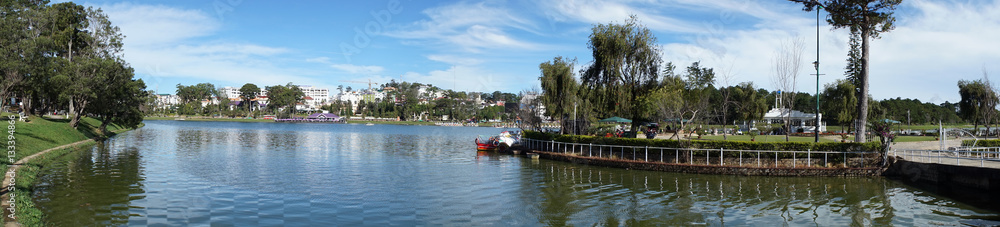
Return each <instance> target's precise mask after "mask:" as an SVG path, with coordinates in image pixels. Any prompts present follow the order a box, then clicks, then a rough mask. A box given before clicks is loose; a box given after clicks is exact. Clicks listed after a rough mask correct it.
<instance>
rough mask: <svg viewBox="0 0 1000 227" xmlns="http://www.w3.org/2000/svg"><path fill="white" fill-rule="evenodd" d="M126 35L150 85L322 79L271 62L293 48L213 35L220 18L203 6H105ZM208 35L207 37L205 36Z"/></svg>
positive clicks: (128, 54) (130, 54)
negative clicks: (186, 81) (184, 81)
mask: <svg viewBox="0 0 1000 227" xmlns="http://www.w3.org/2000/svg"><path fill="white" fill-rule="evenodd" d="M100 7H101V8H102V9H104V11H105V12H106V13H107V14H108V16H109V17H110V19H111V20H112V21H114V23H115V25H117V26H119V27H120V28H121V31H122V34H124V35H125V36H126V38H125V41H124V44H125V48H124V49H125V58H126V60H127V61H128V62H129V63H130V64H132V66H133V68H135V69H136V74H137V75H138V76H140V77H144V78H145V81H146V83H147V84H149V86H150V87H151V88H154V87H172V86H173V85H172V84H165V85H162V86H161V85H160V84H158V83H160V82H163V81H165V80H171V81H176V79H172V78H188V79H196V81H198V82H221V83H223V84H218V85H220V86H225V85H227V84H232V85H238V84H243V83H257V84H260V85H262V86H264V85H273V84H285V83H288V82H291V81H294V82H297V83H313V82H318V81H316V80H315V79H312V78H306V77H302V76H296V75H294V74H293V72H291V71H289V70H287V69H284V68H283V67H280V66H276V65H274V63H272V62H273V61H274V60H275V59H280V58H281V55H283V54H287V53H289V52H290V50H288V49H286V48H282V47H271V46H264V45H259V44H252V43H245V42H241V41H237V42H234V41H221V40H211V37H212V36H213V35H215V34H216V33H218V32H219V29H220V26H221V22H220V21H218V19H217V18H216V17H213V16H211V14H210V13H208V12H205V11H201V10H189V9H180V8H174V7H170V6H164V5H142V4H132V3H118V4H114V5H107V6H100ZM206 39H208V40H206Z"/></svg>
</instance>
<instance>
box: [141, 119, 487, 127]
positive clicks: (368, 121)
mask: <svg viewBox="0 0 1000 227" xmlns="http://www.w3.org/2000/svg"><path fill="white" fill-rule="evenodd" d="M178 119H183V120H178ZM143 120H144V121H145V120H151V121H213V122H261V123H285V122H275V121H274V120H272V119H245V118H208V117H204V118H202V117H143ZM368 123H372V124H380V125H427V126H437V125H435V123H440V122H434V121H370V120H347V124H368ZM331 124H336V123H331ZM496 124H503V123H493V122H489V123H478V124H477V126H463V127H495V125H496ZM443 127H455V126H443Z"/></svg>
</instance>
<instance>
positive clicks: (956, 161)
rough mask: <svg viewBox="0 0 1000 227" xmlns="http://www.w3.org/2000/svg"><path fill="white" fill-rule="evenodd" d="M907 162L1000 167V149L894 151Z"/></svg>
mask: <svg viewBox="0 0 1000 227" xmlns="http://www.w3.org/2000/svg"><path fill="white" fill-rule="evenodd" d="M892 155H893V156H897V157H902V158H903V159H906V160H911V161H917V162H924V163H938V164H949V165H960V166H961V165H965V166H977V165H978V166H979V167H987V166H988V165H989V166H993V167H996V166H1000V147H957V148H956V149H955V150H894V151H892Z"/></svg>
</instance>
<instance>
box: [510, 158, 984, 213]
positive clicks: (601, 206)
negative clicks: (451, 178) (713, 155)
mask: <svg viewBox="0 0 1000 227" xmlns="http://www.w3.org/2000/svg"><path fill="white" fill-rule="evenodd" d="M528 168H530V169H533V170H536V171H529V172H525V176H524V177H525V181H523V183H528V184H527V185H522V187H533V188H537V189H538V190H537V191H536V192H534V196H537V197H539V198H542V199H541V200H540V201H537V209H538V211H540V213H541V217H540V221H541V222H542V223H544V224H546V225H591V224H593V223H598V224H599V225H834V226H846V225H853V226H872V225H874V226H887V225H905V226H912V225H941V224H944V225H957V224H958V221H959V220H963V219H975V218H980V219H994V220H995V219H997V216H996V215H995V214H994V213H990V212H989V211H979V210H976V209H974V208H971V207H968V206H966V205H963V204H957V203H954V202H951V201H949V200H947V199H941V198H937V197H934V196H931V195H927V194H925V193H922V192H920V191H915V190H912V189H909V188H906V187H905V186H904V185H901V184H899V183H896V182H893V181H888V180H884V179H882V178H775V177H742V176H714V175H690V174H674V173H660V172H646V171H628V170H619V169H608V168H595V167H588V166H580V165H573V164H567V163H560V162H551V161H544V160H543V161H541V162H540V163H539V164H534V165H528ZM536 182H537V183H538V184H537V185H531V184H532V183H536ZM900 207H901V208H904V209H897V208H900ZM981 212H982V213H981Z"/></svg>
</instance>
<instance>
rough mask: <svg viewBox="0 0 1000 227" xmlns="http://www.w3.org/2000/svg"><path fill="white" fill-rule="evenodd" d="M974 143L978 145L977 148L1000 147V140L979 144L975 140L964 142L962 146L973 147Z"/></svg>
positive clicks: (984, 141) (985, 141)
mask: <svg viewBox="0 0 1000 227" xmlns="http://www.w3.org/2000/svg"><path fill="white" fill-rule="evenodd" d="M973 143H975V144H976V147H1000V140H997V139H992V140H980V141H979V142H976V141H975V140H962V146H964V147H971V146H972V144H973Z"/></svg>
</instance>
